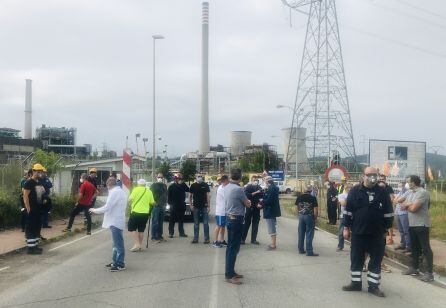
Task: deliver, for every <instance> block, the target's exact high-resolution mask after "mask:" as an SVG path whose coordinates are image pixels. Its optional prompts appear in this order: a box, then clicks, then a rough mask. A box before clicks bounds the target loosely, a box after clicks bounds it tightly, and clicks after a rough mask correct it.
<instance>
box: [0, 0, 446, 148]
mask: <svg viewBox="0 0 446 308" xmlns="http://www.w3.org/2000/svg"><path fill="white" fill-rule="evenodd" d="M201 2H202V1H200V0H53V1H51V0H33V1H31V0H1V1H0V25H1V26H0V42H1V48H0V127H3V126H6V127H11V128H16V129H20V130H23V127H24V94H25V81H24V79H25V78H30V79H33V128H34V129H35V128H36V127H38V126H40V125H41V124H43V123H44V124H47V125H49V126H65V127H77V128H78V139H79V143H91V144H93V147H94V148H98V150H101V148H102V144H103V143H106V144H107V145H108V147H109V148H111V149H114V150H116V151H118V152H121V151H122V149H123V147H124V146H125V136H126V135H128V136H130V140H131V142H130V145H131V146H133V147H134V135H135V133H141V134H142V135H143V136H145V137H149V139H151V138H150V136H151V134H152V130H151V123H152V122H151V117H152V113H151V106H152V103H151V102H152V38H151V36H152V35H153V34H162V35H164V36H165V37H166V39H165V40H163V41H159V42H158V43H157V69H158V74H157V107H158V111H157V131H158V135H160V136H161V137H162V138H163V140H162V141H161V145H164V144H167V145H168V152H169V156H172V155H174V154H181V153H184V152H186V151H195V150H196V149H197V148H198V127H199V103H200V84H201V83H200V80H201V75H200V72H201V71H200V69H201ZM421 6H422V7H421ZM337 8H338V19H339V22H340V34H341V39H342V45H343V58H344V65H345V70H346V80H347V86H348V89H349V99H350V109H351V115H352V121H353V130H354V134H355V138H356V140H355V142H356V147H357V153H362V152H363V148H364V147H363V144H362V143H360V142H361V139H362V138H364V136H365V138H367V139H368V138H380V139H397V140H398V139H402V140H419V141H427V143H428V147H429V146H432V145H442V146H445V147H446V142H445V138H444V131H445V114H446V105H445V96H446V94H445V93H446V92H445V89H446V78H445V72H446V40H445V37H446V2H445V1H443V0H424V1H422V2H421V1H417V0H338V1H337ZM289 19H290V16H289V11H288V9H286V8H285V7H284V6H283V4H282V2H281V1H280V0H214V1H213V0H211V1H210V60H209V61H210V85H209V86H210V127H211V132H210V136H211V144H213V145H216V144H218V143H219V144H224V145H227V144H228V143H229V131H231V130H251V131H252V132H253V142H254V143H261V142H270V143H272V144H276V145H278V147H279V152H281V145H282V140H281V138H272V137H271V136H281V129H282V128H284V127H286V126H289V125H290V121H291V115H290V114H289V112H288V111H287V110H286V109H276V108H275V106H276V105H277V104H283V105H292V104H294V101H293V100H294V96H295V92H296V86H297V77H298V72H299V64H300V59H301V54H302V48H303V41H304V35H305V24H306V16H305V15H303V14H298V13H293V15H292V24H293V27H290V20H289ZM440 152H443V153H445V152H446V151H440Z"/></svg>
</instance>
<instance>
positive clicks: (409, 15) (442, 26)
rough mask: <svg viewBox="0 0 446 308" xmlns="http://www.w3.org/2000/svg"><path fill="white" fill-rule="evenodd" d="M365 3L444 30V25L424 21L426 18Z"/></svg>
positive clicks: (380, 5)
mask: <svg viewBox="0 0 446 308" xmlns="http://www.w3.org/2000/svg"><path fill="white" fill-rule="evenodd" d="M394 1H399V0H394ZM366 2H367V3H368V4H369V5H372V6H376V7H378V8H380V9H383V10H386V11H389V12H392V13H394V14H397V15H400V16H404V17H409V18H412V19H416V20H418V21H422V22H424V23H426V24H429V25H431V26H434V27H437V28H441V29H444V30H446V25H443V24H440V23H437V22H435V21H431V20H429V19H426V18H423V17H419V16H417V15H413V14H410V13H406V12H403V11H401V10H399V9H396V8H393V7H389V6H386V5H382V4H378V3H376V2H371V1H366Z"/></svg>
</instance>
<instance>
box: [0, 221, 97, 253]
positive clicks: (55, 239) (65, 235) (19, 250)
mask: <svg viewBox="0 0 446 308" xmlns="http://www.w3.org/2000/svg"><path fill="white" fill-rule="evenodd" d="M101 225H102V222H100V221H96V222H92V223H91V230H92V231H93V230H96V229H98V228H99V227H100V226H101ZM86 230H87V228H86V227H82V228H75V229H73V230H71V232H66V233H62V234H59V235H56V236H53V237H51V238H48V239H47V240H46V241H41V242H40V244H39V246H46V245H48V244H50V243H56V242H58V241H61V240H63V239H66V238H69V237H72V236H75V235H77V234H79V233H82V232H85V231H86ZM25 249H26V245H23V247H20V248H17V249H14V250H11V251H7V252H5V253H2V254H0V258H4V257H9V256H13V255H17V254H21V253H23V252H24V251H25Z"/></svg>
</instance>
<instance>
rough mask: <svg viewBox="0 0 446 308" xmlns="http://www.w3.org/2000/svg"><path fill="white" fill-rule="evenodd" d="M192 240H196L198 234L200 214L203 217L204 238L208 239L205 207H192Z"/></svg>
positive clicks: (207, 220)
mask: <svg viewBox="0 0 446 308" xmlns="http://www.w3.org/2000/svg"><path fill="white" fill-rule="evenodd" d="M193 213H194V240H197V241H198V235H199V234H200V216H202V217H203V228H204V239H205V240H209V214H208V211H207V208H206V207H196V208H194V211H193Z"/></svg>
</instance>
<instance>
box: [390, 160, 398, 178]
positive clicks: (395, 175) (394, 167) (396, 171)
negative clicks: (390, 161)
mask: <svg viewBox="0 0 446 308" xmlns="http://www.w3.org/2000/svg"><path fill="white" fill-rule="evenodd" d="M399 173H400V168H398V161H395V164H394V165H393V167H392V173H391V174H392V176H394V177H397V176H398V174H399Z"/></svg>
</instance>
